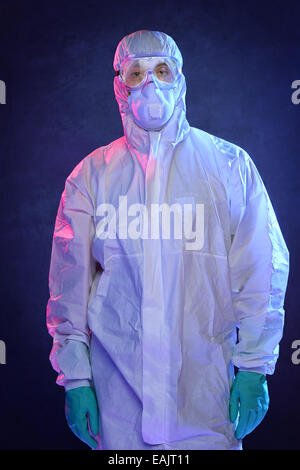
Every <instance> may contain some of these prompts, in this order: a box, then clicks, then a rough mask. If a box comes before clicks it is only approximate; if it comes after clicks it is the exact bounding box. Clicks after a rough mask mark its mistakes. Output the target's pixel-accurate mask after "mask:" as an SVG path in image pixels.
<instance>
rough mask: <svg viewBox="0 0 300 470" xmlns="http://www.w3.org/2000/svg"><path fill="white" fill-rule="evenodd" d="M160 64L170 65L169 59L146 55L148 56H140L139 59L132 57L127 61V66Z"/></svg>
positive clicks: (138, 66) (153, 65)
mask: <svg viewBox="0 0 300 470" xmlns="http://www.w3.org/2000/svg"><path fill="white" fill-rule="evenodd" d="M158 65H168V60H167V59H166V58H164V57H151V58H150V57H146V58H138V59H131V60H130V61H128V62H127V64H126V66H127V67H130V68H131V67H134V68H140V67H143V68H144V67H156V66H158Z"/></svg>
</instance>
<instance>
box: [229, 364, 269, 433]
mask: <svg viewBox="0 0 300 470" xmlns="http://www.w3.org/2000/svg"><path fill="white" fill-rule="evenodd" d="M268 407H269V393H268V386H267V379H266V377H265V376H264V375H263V374H258V373H257V372H245V371H239V372H238V373H237V375H236V377H235V379H234V381H233V384H232V387H231V391H230V402H229V416H230V421H231V422H232V423H233V422H234V421H235V420H236V418H237V416H238V413H239V421H238V426H237V428H236V430H235V437H236V438H237V439H243V438H244V437H245V436H246V435H247V434H250V432H252V431H253V430H254V429H255V428H256V427H257V426H258V425H259V423H261V421H262V420H263V419H264V417H265V415H266V413H267V411H268Z"/></svg>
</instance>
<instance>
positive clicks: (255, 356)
mask: <svg viewBox="0 0 300 470" xmlns="http://www.w3.org/2000/svg"><path fill="white" fill-rule="evenodd" d="M128 54H131V55H137V56H138V55H143V54H144V55H152V56H155V55H156V54H159V55H162V54H163V55H166V56H168V57H175V58H176V59H177V61H178V63H180V64H181V65H182V57H181V54H180V51H179V49H178V47H177V46H176V44H175V42H174V41H173V39H172V38H170V37H169V36H168V35H166V34H164V33H159V32H153V31H138V32H136V33H133V34H131V35H129V36H126V37H125V38H123V40H122V41H121V42H120V44H119V45H118V48H117V51H116V54H115V59H114V68H115V70H118V68H119V66H120V63H121V62H122V61H123V60H124V58H126V56H127V55H128ZM114 89H115V96H116V99H117V101H118V104H119V109H120V113H121V118H122V122H123V127H124V136H123V137H121V138H120V139H118V140H116V141H114V142H112V143H110V144H109V145H107V146H103V147H100V148H98V149H96V150H95V151H94V152H92V153H91V154H90V155H88V156H87V157H85V158H84V159H83V160H82V161H81V162H80V163H79V164H78V165H77V166H76V167H75V168H74V170H73V171H72V172H71V174H70V175H69V176H68V178H67V180H66V184H65V189H64V191H63V194H62V197H61V201H60V205H59V209H58V214H57V218H56V223H55V229H54V236H53V245H52V256H51V265H50V275H49V289H50V298H49V301H48V305H47V326H48V329H49V332H50V334H51V335H52V336H53V339H54V341H53V348H52V351H51V354H50V359H51V362H52V365H53V367H54V369H55V370H56V371H57V372H58V379H57V383H58V384H60V385H63V386H65V387H66V389H67V390H68V389H71V388H74V387H78V386H81V385H89V384H91V385H92V386H93V387H94V388H95V392H96V395H97V400H98V404H99V410H100V417H99V419H100V423H99V424H100V438H101V446H100V448H102V449H114V450H116V449H136V450H138V449H241V447H242V442H241V441H239V440H237V439H236V438H235V436H234V430H235V424H234V423H230V419H229V411H228V406H229V397H230V387H231V384H232V381H233V379H234V365H235V366H236V367H238V368H240V370H246V371H257V372H260V373H263V374H272V373H273V372H274V368H275V363H276V360H277V358H278V353H279V346H278V344H279V341H280V339H281V336H282V331H283V323H284V308H283V303H284V296H285V289H286V284H287V277H288V264H289V253H288V250H287V247H286V244H285V242H284V239H283V237H282V234H281V231H280V228H279V225H278V222H277V219H276V216H275V214H274V211H273V208H272V205H271V202H270V200H269V197H268V194H267V192H266V189H265V186H264V184H263V181H262V179H261V177H260V175H259V173H258V171H257V169H256V167H255V165H254V163H253V161H252V159H251V158H250V157H249V155H248V154H247V153H246V152H245V151H244V150H243V149H242V148H240V147H238V146H237V145H234V144H232V143H229V142H227V141H224V140H223V139H220V138H217V137H214V136H212V135H210V134H208V133H206V132H204V131H202V130H199V129H196V128H194V127H190V125H189V123H188V122H187V119H186V107H185V92H186V85H185V78H184V75H181V78H180V81H179V84H178V86H177V88H176V89H175V90H174V93H175V108H174V112H173V114H172V116H171V118H170V119H169V120H168V121H167V123H166V124H165V125H164V126H163V127H162V128H161V129H160V130H152V131H149V130H144V129H143V128H142V127H140V126H138V125H137V124H136V122H135V121H134V119H133V115H132V113H131V112H130V109H129V107H128V93H127V91H126V87H125V86H124V84H123V83H121V81H120V80H119V77H117V76H116V77H115V79H114ZM120 196H123V197H124V196H126V204H127V207H128V208H129V207H134V206H132V205H133V204H141V205H143V207H144V208H146V209H150V206H151V204H162V203H165V204H167V205H168V206H167V207H171V205H172V204H179V207H181V208H183V209H184V207H185V206H184V204H187V205H188V206H187V207H189V208H191V212H192V216H193V218H194V219H193V220H194V221H195V216H196V213H198V212H197V207H198V208H200V209H201V211H200V210H199V212H201V214H202V215H203V220H202V222H203V223H202V225H201V227H199V226H197V230H198V232H201V236H200V233H198V235H199V237H200V243H198V245H197V244H196V245H195V246H194V245H189V244H188V243H187V240H186V239H184V237H181V238H180V237H175V236H173V238H172V237H169V238H168V237H165V238H163V237H156V238H155V237H150V236H148V237H147V236H144V237H142V236H138V227H137V226H135V227H136V232H134V231H133V230H132V231H131V236H127V237H126V236H124V233H128V232H126V230H125V229H126V228H128V227H127V226H126V224H127V222H128V224H130V222H132V221H135V222H136V219H134V217H133V213H131V214H130V213H129V212H128V214H129V215H128V219H127V222H126V221H125V219H124V218H123V219H122V223H121V224H120V225H118V228H117V236H116V237H111V238H105V236H103V232H104V224H103V220H104V219H103V213H101V211H100V210H99V207H100V206H101V205H103V204H110V205H111V206H113V207H115V208H116V209H117V208H119V207H120V201H124V200H125V198H124V199H120ZM140 207H142V206H140ZM101 214H102V215H101ZM145 220H146V219H145ZM145 223H146V222H145ZM131 228H132V226H131ZM132 232H134V233H137V236H132ZM143 233H144V232H143ZM148 233H149V232H148ZM99 267H101V269H99ZM237 328H238V342H237Z"/></svg>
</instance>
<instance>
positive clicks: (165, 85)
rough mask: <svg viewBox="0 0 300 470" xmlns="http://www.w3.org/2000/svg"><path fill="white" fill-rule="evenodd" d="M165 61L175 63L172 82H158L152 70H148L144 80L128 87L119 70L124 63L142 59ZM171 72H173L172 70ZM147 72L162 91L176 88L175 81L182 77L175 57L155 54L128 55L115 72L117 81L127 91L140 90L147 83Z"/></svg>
mask: <svg viewBox="0 0 300 470" xmlns="http://www.w3.org/2000/svg"><path fill="white" fill-rule="evenodd" d="M160 58H161V59H166V60H167V61H168V60H172V61H173V62H175V65H176V69H175V70H176V74H175V77H174V80H173V81H172V82H164V81H162V80H159V78H157V77H156V76H155V73H154V72H153V70H152V69H149V70H146V71H145V77H144V79H143V80H142V81H141V82H140V83H139V84H138V85H136V86H132V87H131V86H130V85H128V84H127V83H126V82H125V81H124V79H123V78H122V72H121V69H122V67H123V66H124V64H126V62H128V61H134V60H142V59H160ZM172 71H174V70H173V69H172ZM149 72H150V73H151V77H152V79H153V81H154V82H155V83H156V84H157V85H158V86H159V87H160V88H164V89H170V88H174V87H176V86H177V85H176V83H177V81H178V80H179V78H180V77H181V75H182V69H181V67H180V66H179V64H178V60H177V59H176V58H175V57H172V56H166V55H165V54H155V55H142V56H135V55H128V56H127V57H126V58H125V59H124V60H123V61H122V62H121V64H120V67H119V70H117V71H116V76H117V77H119V80H120V82H121V83H122V84H123V85H124V86H125V87H126V88H127V89H128V90H136V89H139V88H141V87H142V86H143V85H144V84H145V82H147V79H148V77H149Z"/></svg>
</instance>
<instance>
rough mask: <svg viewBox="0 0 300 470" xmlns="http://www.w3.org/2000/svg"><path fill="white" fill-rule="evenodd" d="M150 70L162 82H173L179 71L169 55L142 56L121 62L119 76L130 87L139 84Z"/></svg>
mask: <svg viewBox="0 0 300 470" xmlns="http://www.w3.org/2000/svg"><path fill="white" fill-rule="evenodd" d="M149 71H151V72H152V73H153V74H154V75H155V77H156V78H157V79H158V80H159V81H160V82H161V83H162V84H164V83H165V84H170V83H173V82H174V81H175V79H176V77H177V75H178V73H179V71H178V67H177V64H176V62H175V60H174V59H171V58H170V57H144V58H133V59H128V60H126V61H125V62H124V64H122V66H121V69H120V76H121V79H122V81H123V82H124V83H125V85H127V86H128V87H130V88H135V87H138V86H139V85H141V84H142V83H143V82H144V81H145V79H146V77H147V72H149Z"/></svg>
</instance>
